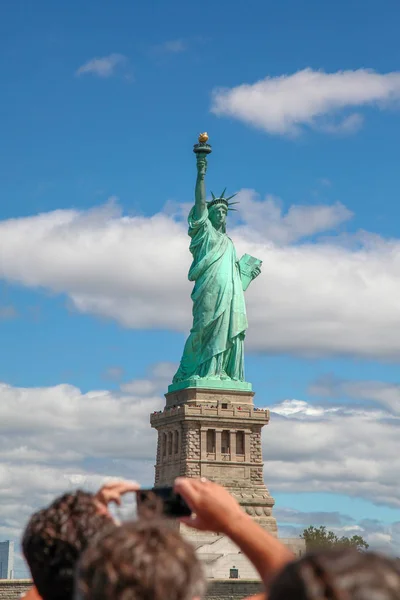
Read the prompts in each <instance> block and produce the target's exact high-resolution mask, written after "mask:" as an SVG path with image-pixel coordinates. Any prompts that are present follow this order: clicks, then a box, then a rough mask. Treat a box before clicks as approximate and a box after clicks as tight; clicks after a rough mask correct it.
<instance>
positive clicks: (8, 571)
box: [0, 540, 14, 579]
mask: <svg viewBox="0 0 400 600" xmlns="http://www.w3.org/2000/svg"><path fill="white" fill-rule="evenodd" d="M13 576H14V542H10V541H9V540H7V541H6V542H0V579H13Z"/></svg>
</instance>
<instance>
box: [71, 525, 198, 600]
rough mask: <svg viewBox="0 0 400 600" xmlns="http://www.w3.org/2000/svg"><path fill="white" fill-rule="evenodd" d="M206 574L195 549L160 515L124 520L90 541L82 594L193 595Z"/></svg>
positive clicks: (135, 599) (157, 599)
mask: <svg viewBox="0 0 400 600" xmlns="http://www.w3.org/2000/svg"><path fill="white" fill-rule="evenodd" d="M205 588H206V584H205V579H204V576H203V572H202V568H201V565H200V562H199V560H198V558H197V557H196V554H195V550H194V548H193V546H192V545H191V544H189V543H188V542H187V541H185V540H184V539H183V538H182V536H181V535H180V534H179V533H178V532H177V531H176V530H174V529H172V528H171V526H170V525H169V524H168V523H166V522H164V521H159V520H148V519H143V520H140V521H138V522H135V523H124V524H123V525H122V526H121V527H118V528H116V529H114V530H113V531H110V532H109V533H106V534H104V535H103V536H102V537H101V538H100V539H97V540H96V543H95V544H91V545H90V546H89V548H88V549H87V550H86V551H85V552H84V554H83V555H82V558H81V560H80V562H79V567H78V572H77V582H76V599H77V600H78V599H79V600H144V599H152V600H165V599H166V598H168V600H192V599H194V598H202V597H203V595H204V593H205Z"/></svg>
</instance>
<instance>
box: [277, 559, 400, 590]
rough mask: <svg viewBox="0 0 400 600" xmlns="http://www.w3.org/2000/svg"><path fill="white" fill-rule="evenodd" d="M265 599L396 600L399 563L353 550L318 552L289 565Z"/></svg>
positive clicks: (399, 580) (399, 578)
mask: <svg viewBox="0 0 400 600" xmlns="http://www.w3.org/2000/svg"><path fill="white" fill-rule="evenodd" d="M268 597H269V600H398V599H399V598H400V564H399V561H398V560H395V559H393V558H390V557H387V556H383V555H380V554H378V553H375V552H360V551H358V550H355V549H353V548H335V549H329V550H319V551H315V552H312V553H309V554H306V555H304V556H303V557H302V558H300V559H299V560H296V561H294V562H291V563H289V564H288V565H287V566H286V567H285V568H284V569H283V570H282V571H281V572H280V573H279V574H278V575H277V577H276V578H275V580H274V581H273V582H272V584H271V587H270V591H269V594H268Z"/></svg>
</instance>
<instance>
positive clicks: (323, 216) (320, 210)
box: [235, 190, 353, 244]
mask: <svg viewBox="0 0 400 600" xmlns="http://www.w3.org/2000/svg"><path fill="white" fill-rule="evenodd" d="M235 199H236V198H235ZM237 199H238V200H239V205H238V206H237V210H238V211H239V214H240V215H241V217H242V219H243V220H245V222H246V225H245V226H243V227H240V228H238V233H239V234H240V235H244V236H246V237H249V238H253V239H254V235H256V237H257V238H258V239H259V241H260V242H262V241H264V240H269V241H271V242H275V243H277V244H290V243H293V242H297V241H298V240H301V239H302V238H305V237H309V236H312V235H315V234H317V233H320V232H326V231H330V230H333V229H335V228H336V227H338V226H339V225H341V224H342V223H344V222H346V221H348V220H349V219H351V217H352V216H353V213H352V212H351V211H349V210H348V209H347V208H346V207H345V206H343V204H341V203H340V202H336V203H335V204H331V205H321V204H317V205H309V206H306V205H296V204H294V205H292V206H291V207H290V208H289V210H288V211H287V213H286V214H283V206H282V201H281V200H280V199H279V198H276V197H275V196H271V195H269V196H267V197H266V198H265V200H264V201H260V198H259V197H258V195H257V194H256V193H255V192H254V190H241V192H240V193H239V194H238V196H237Z"/></svg>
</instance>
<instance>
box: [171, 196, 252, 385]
mask: <svg viewBox="0 0 400 600" xmlns="http://www.w3.org/2000/svg"><path fill="white" fill-rule="evenodd" d="M188 222H189V232H188V233H189V236H190V237H191V243H190V252H191V254H192V256H193V262H192V265H191V267H190V270H189V281H194V288H193V292H192V295H191V297H192V301H193V311H192V312H193V326H192V329H191V331H190V334H189V337H188V339H187V341H186V344H185V348H184V351H183V356H182V359H181V363H180V366H179V369H178V371H177V373H176V375H175V377H174V379H173V382H174V383H178V382H180V381H185V380H188V379H191V378H206V379H233V380H235V381H244V353H243V346H244V337H245V332H246V329H247V316H246V305H245V300H244V293H243V287H242V281H241V278H240V271H239V266H238V262H237V258H236V251H235V247H234V245H233V242H232V240H231V239H230V238H229V237H228V236H227V235H226V233H222V232H220V231H217V230H216V229H215V228H214V227H213V225H212V224H211V221H210V219H209V217H208V210H206V211H205V213H204V214H203V216H202V217H201V218H200V219H198V220H195V218H194V208H192V210H191V212H190V214H189V218H188Z"/></svg>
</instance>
